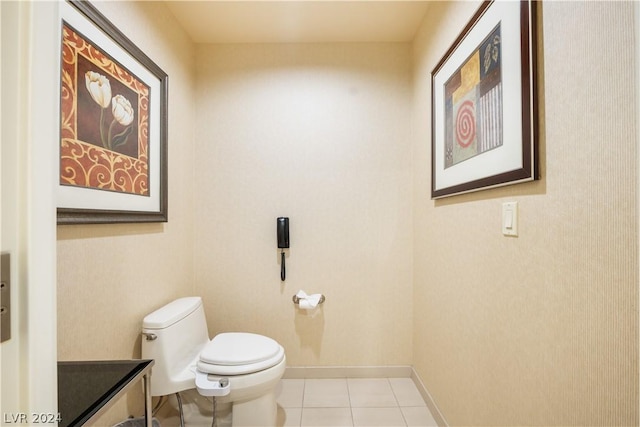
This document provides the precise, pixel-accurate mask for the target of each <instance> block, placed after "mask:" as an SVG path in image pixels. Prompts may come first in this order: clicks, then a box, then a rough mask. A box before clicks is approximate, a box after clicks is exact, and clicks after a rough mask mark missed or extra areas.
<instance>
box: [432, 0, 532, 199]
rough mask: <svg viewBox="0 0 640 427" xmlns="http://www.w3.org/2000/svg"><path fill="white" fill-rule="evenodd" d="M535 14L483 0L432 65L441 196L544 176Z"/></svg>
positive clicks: (435, 174) (437, 193) (436, 194)
mask: <svg viewBox="0 0 640 427" xmlns="http://www.w3.org/2000/svg"><path fill="white" fill-rule="evenodd" d="M535 17H536V2H535V1H527V0H525V1H515V2H512V1H507V2H501V1H495V2H494V1H485V2H483V3H482V4H481V6H480V8H479V9H478V11H477V12H476V13H475V15H474V16H473V17H472V19H471V21H470V22H469V23H468V24H467V26H466V27H465V28H464V30H463V31H462V33H461V34H460V35H459V36H458V38H457V39H456V40H455V41H454V43H453V45H452V46H451V47H450V48H449V50H448V51H447V52H446V53H445V55H444V57H443V58H442V59H441V60H440V62H439V63H438V64H437V65H436V67H435V68H434V70H433V72H432V73H431V90H432V92H431V96H432V110H431V114H432V117H431V132H432V138H431V144H432V146H431V170H432V179H431V197H432V198H433V199H437V198H441V197H446V196H452V195H456V194H462V193H468V192H471V191H477V190H482V189H487V188H493V187H498V186H503V185H508V184H516V183H520V182H525V181H531V180H535V179H538V172H537V141H536V136H537V105H536V92H535V90H536V88H535V70H536V19H535Z"/></svg>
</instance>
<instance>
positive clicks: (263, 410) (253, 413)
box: [231, 391, 278, 427]
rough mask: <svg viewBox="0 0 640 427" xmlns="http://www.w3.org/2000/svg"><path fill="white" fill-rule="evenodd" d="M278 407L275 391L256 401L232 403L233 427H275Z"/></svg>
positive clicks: (257, 398)
mask: <svg viewBox="0 0 640 427" xmlns="http://www.w3.org/2000/svg"><path fill="white" fill-rule="evenodd" d="M277 416H278V405H277V403H276V396H275V393H274V392H273V391H270V392H269V393H266V394H263V395H262V396H259V397H256V398H255V399H251V400H246V401H240V402H233V403H232V414H231V418H232V423H231V425H232V427H249V426H265V427H275V425H276V418H277Z"/></svg>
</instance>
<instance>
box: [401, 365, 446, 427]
mask: <svg viewBox="0 0 640 427" xmlns="http://www.w3.org/2000/svg"><path fill="white" fill-rule="evenodd" d="M410 378H411V379H412V380H413V383H414V384H415V385H416V388H417V389H418V392H419V393H420V395H421V396H422V398H423V399H424V402H425V403H426V404H427V408H429V411H430V412H431V415H432V416H433V419H434V420H435V421H436V422H437V423H438V426H440V427H448V426H449V424H448V423H447V420H446V419H445V418H444V415H442V412H440V408H438V405H436V402H435V401H434V400H433V397H431V393H429V390H427V388H426V387H425V386H424V383H423V382H422V380H421V379H420V376H419V375H418V373H417V372H416V370H415V369H413V367H412V368H411V376H410Z"/></svg>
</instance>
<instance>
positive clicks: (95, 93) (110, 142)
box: [85, 71, 135, 150]
mask: <svg viewBox="0 0 640 427" xmlns="http://www.w3.org/2000/svg"><path fill="white" fill-rule="evenodd" d="M85 83H86V86H87V90H88V91H89V94H90V95H91V98H92V99H93V100H94V101H95V102H96V103H97V104H98V105H99V106H100V108H101V110H100V123H99V126H100V141H101V142H102V146H103V147H104V148H107V149H109V150H113V149H115V148H117V147H119V146H121V145H125V144H126V143H127V142H128V140H129V135H130V134H131V131H132V130H133V129H132V126H131V122H133V118H134V116H135V113H134V111H133V108H132V107H131V103H130V102H129V100H128V99H127V98H125V97H124V96H122V95H116V96H114V97H113V98H111V84H110V83H109V79H107V78H106V77H105V76H103V75H102V74H99V73H96V72H94V71H87V72H86V73H85ZM110 105H111V114H112V115H113V119H112V120H111V124H110V125H109V126H108V128H106V124H105V110H108V109H109V106H110ZM118 124H120V125H121V126H124V130H122V131H121V132H119V133H117V134H114V132H115V129H116V125H118Z"/></svg>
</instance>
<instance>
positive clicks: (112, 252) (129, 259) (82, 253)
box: [58, 2, 195, 425]
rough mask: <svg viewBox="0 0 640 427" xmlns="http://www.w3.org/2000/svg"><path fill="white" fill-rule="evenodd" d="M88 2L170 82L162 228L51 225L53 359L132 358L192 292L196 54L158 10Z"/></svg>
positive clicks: (133, 409) (136, 405) (131, 402)
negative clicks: (157, 316)
mask: <svg viewBox="0 0 640 427" xmlns="http://www.w3.org/2000/svg"><path fill="white" fill-rule="evenodd" d="M92 3H93V4H94V5H96V6H97V7H98V8H99V9H100V10H101V11H102V12H103V13H104V14H105V15H106V16H107V17H108V18H109V19H110V20H111V21H112V22H113V23H114V24H115V25H116V26H117V27H118V28H120V29H121V31H122V32H123V33H124V34H126V35H127V36H128V37H129V38H130V39H131V40H132V41H133V42H134V43H135V44H136V45H137V46H138V47H140V48H141V49H142V50H143V51H144V52H145V53H146V54H147V55H148V56H149V57H150V58H151V59H152V60H153V61H154V62H156V64H158V65H159V66H160V68H162V69H163V70H164V71H165V72H166V73H167V74H168V75H169V97H170V103H169V112H168V116H169V138H168V139H169V222H168V223H166V224H141V225H133V224H128V225H91V226H59V227H58V357H59V359H60V360H81V359H110V358H112V359H118V358H120V359H127V358H132V357H140V326H141V322H142V318H143V317H144V315H145V314H147V313H150V312H151V311H153V310H155V309H156V308H157V307H159V306H161V305H163V304H165V303H166V302H168V301H170V300H172V299H174V298H176V297H180V296H185V295H190V294H191V293H192V291H193V277H194V273H193V221H192V220H193V215H192V211H193V185H192V180H193V175H192V163H193V140H194V131H193V129H194V127H195V126H194V106H195V104H194V93H195V87H194V82H195V73H194V71H195V56H194V54H195V50H194V47H193V45H192V44H191V42H190V40H189V39H188V38H187V36H186V35H185V33H184V32H183V31H182V29H181V28H180V27H179V26H178V25H177V23H176V22H175V20H174V18H173V16H172V15H171V14H170V13H169V12H168V10H167V8H166V7H165V5H164V4H162V2H160V3H152V2H105V3H102V2H92ZM132 394H136V395H140V390H139V389H135V392H134V393H132ZM129 414H136V415H138V416H140V415H142V407H141V406H140V400H139V399H134V398H129V399H122V401H121V402H120V405H119V406H118V408H116V409H114V410H113V411H111V412H109V413H107V415H105V418H103V419H102V420H100V422H99V423H98V425H111V424H113V423H115V422H116V421H118V420H122V419H124V418H126V417H127V416H129Z"/></svg>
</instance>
